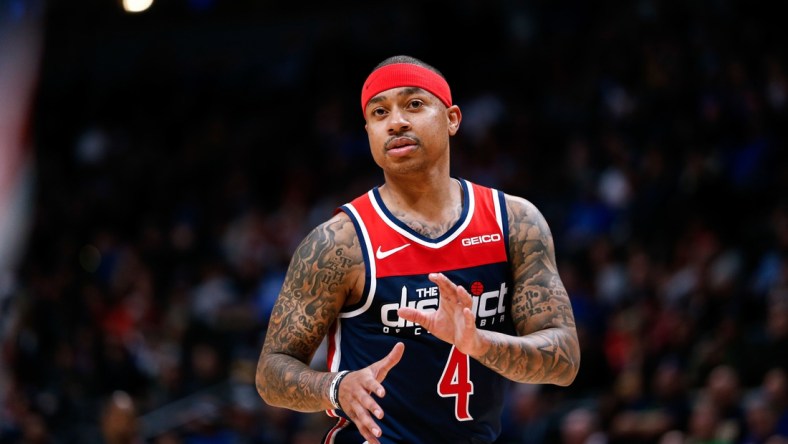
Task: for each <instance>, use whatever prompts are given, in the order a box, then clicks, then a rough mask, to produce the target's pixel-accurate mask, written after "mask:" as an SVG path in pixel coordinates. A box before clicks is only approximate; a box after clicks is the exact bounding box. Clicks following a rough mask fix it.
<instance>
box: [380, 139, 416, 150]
mask: <svg viewBox="0 0 788 444" xmlns="http://www.w3.org/2000/svg"><path fill="white" fill-rule="evenodd" d="M412 145H416V140H414V139H411V138H410V137H397V138H396V139H391V140H389V142H388V143H387V144H386V149H387V150H394V149H397V148H402V147H406V146H412Z"/></svg>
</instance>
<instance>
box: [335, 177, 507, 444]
mask: <svg viewBox="0 0 788 444" xmlns="http://www.w3.org/2000/svg"><path fill="white" fill-rule="evenodd" d="M458 180H459V182H460V184H461V186H462V190H463V207H462V214H461V216H460V218H459V220H458V221H457V222H456V223H455V224H454V226H453V227H452V228H451V229H449V230H448V231H447V232H446V233H445V234H444V235H442V236H440V237H439V238H437V239H430V238H427V237H424V236H422V235H420V234H419V233H418V232H416V231H414V230H412V229H411V228H409V227H408V226H407V225H405V224H404V223H403V222H402V221H400V220H398V219H397V218H396V217H394V215H393V214H392V213H391V212H390V211H389V210H388V209H387V208H386V206H385V204H384V203H383V200H382V199H381V196H380V192H379V190H378V188H377V187H376V188H373V189H371V190H370V191H368V192H367V193H366V194H364V195H362V196H359V197H358V198H356V199H354V200H353V201H352V202H350V203H347V204H345V205H343V206H341V207H340V208H338V209H337V210H336V211H337V212H339V211H344V212H345V213H347V215H348V216H349V217H350V219H351V220H352V221H353V224H354V225H355V230H356V233H357V235H358V238H359V242H360V244H361V250H362V252H363V255H364V263H365V267H366V281H365V284H364V293H363V297H362V298H361V300H360V302H359V303H358V304H356V305H353V306H347V307H344V308H343V310H342V312H341V313H340V315H339V317H338V318H337V321H336V322H335V323H334V324H333V325H332V327H331V329H330V331H329V335H328V358H327V359H328V368H329V369H330V370H331V371H340V370H358V369H360V368H364V367H366V366H368V365H370V364H372V363H373V362H375V361H378V360H380V359H382V358H383V357H384V356H385V355H386V354H387V353H389V351H391V349H392V347H394V344H396V343H397V342H403V343H404V344H405V352H404V354H403V356H402V359H401V360H400V362H399V363H398V364H397V365H396V366H394V368H392V369H391V371H390V372H389V373H388V376H387V377H386V379H385V380H384V381H383V386H384V387H385V389H386V395H385V396H384V397H383V398H376V399H377V401H378V403H379V405H380V406H381V408H383V412H384V417H383V419H381V420H376V421H377V423H378V424H379V426H380V427H381V429H382V431H383V436H382V437H381V438H380V441H381V442H382V443H408V444H417V443H425V444H435V443H444V442H445V443H449V442H450V443H491V442H493V441H494V440H495V439H496V438H497V437H498V435H499V434H500V430H501V415H502V409H503V405H504V398H505V395H506V391H507V389H508V387H509V386H510V381H509V380H508V379H506V378H504V377H503V376H501V375H499V374H497V373H495V372H494V371H492V370H490V369H488V368H487V367H485V366H484V365H482V364H480V363H479V362H477V361H476V360H475V359H471V358H469V357H468V356H467V355H465V354H463V353H460V352H459V351H458V350H456V349H455V348H454V347H453V346H452V345H451V344H448V343H446V342H444V341H441V340H440V339H437V338H436V337H434V336H433V335H432V334H430V332H429V331H427V330H426V329H425V328H423V327H422V326H421V325H418V324H414V323H412V322H409V321H406V320H405V319H401V318H400V317H399V316H398V315H397V309H398V308H399V307H403V306H408V307H414V308H416V309H419V310H425V311H434V310H436V309H437V307H438V287H437V286H436V285H435V284H434V283H433V282H431V281H430V280H429V279H428V278H427V276H428V274H429V273H431V272H442V273H444V274H445V275H446V276H447V277H448V278H449V279H450V280H451V281H452V282H454V283H455V284H458V285H461V286H463V287H464V288H465V289H466V290H467V291H468V292H469V293H470V294H471V296H472V297H473V312H474V314H475V315H476V325H477V327H478V328H480V329H485V330H494V331H498V332H503V333H506V334H514V328H513V325H512V319H511V318H512V314H511V311H510V305H511V294H512V272H511V268H510V264H509V257H508V234H509V227H508V223H507V217H506V206H505V203H504V196H503V193H502V192H500V191H498V190H494V189H491V188H487V187H483V186H480V185H478V184H474V183H471V182H469V181H466V180H462V179H458ZM373 396H374V395H373ZM327 414H328V415H329V416H331V417H336V418H337V423H336V424H335V426H334V427H332V428H331V429H330V430H329V431H328V432H327V433H326V435H325V436H324V441H323V442H324V443H333V444H345V443H354V444H359V443H363V442H364V439H363V437H362V436H361V434H359V433H358V431H357V429H356V428H355V426H354V425H353V424H352V422H351V421H350V420H349V419H348V418H347V416H346V414H345V413H344V412H343V411H341V410H329V411H327Z"/></svg>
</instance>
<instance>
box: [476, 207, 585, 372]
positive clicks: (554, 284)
mask: <svg viewBox="0 0 788 444" xmlns="http://www.w3.org/2000/svg"><path fill="white" fill-rule="evenodd" d="M506 208H507V212H508V214H509V255H510V257H511V261H512V272H513V273H514V294H513V296H512V316H513V320H514V325H515V328H516V329H517V332H518V334H519V335H520V338H517V339H516V340H511V341H510V340H507V338H505V337H501V336H496V337H493V338H490V339H492V340H491V341H490V344H489V345H490V347H489V348H488V349H487V350H486V351H485V352H484V353H483V354H482V355H480V356H476V359H478V360H479V361H481V362H482V363H483V364H485V365H487V366H489V367H491V368H493V369H495V370H496V371H498V372H499V373H501V374H503V375H505V376H507V377H508V378H510V379H513V380H516V381H521V382H532V383H553V384H557V385H564V386H565V385H569V384H571V383H572V381H573V380H574V379H575V376H576V375H577V371H578V368H579V365H580V345H579V342H578V339H577V331H576V330H575V318H574V314H573V311H572V304H571V302H570V300H569V295H568V294H567V292H566V289H565V288H564V284H563V283H562V282H561V277H560V276H559V274H558V268H557V265H556V260H555V248H554V245H553V235H552V234H551V232H550V228H549V227H548V225H547V222H546V221H545V219H544V216H542V214H541V213H540V212H539V210H538V209H537V208H536V207H535V206H534V205H533V204H532V203H531V202H528V201H527V200H525V199H522V198H519V197H513V196H509V195H507V196H506Z"/></svg>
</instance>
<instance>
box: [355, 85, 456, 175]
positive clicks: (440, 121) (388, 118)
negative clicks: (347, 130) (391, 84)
mask: <svg viewBox="0 0 788 444" xmlns="http://www.w3.org/2000/svg"><path fill="white" fill-rule="evenodd" d="M365 118H366V121H367V123H366V125H365V128H366V130H367V136H368V137H369V146H370V149H371V151H372V157H373V158H374V159H375V162H376V163H377V164H378V165H379V166H380V167H381V168H383V169H384V171H387V172H390V173H407V172H411V171H423V170H426V169H427V168H429V167H430V166H432V165H433V164H435V162H437V161H438V160H439V159H446V160H447V161H448V150H449V137H450V136H453V135H454V134H456V132H457V128H458V127H459V123H460V112H459V108H458V107H456V106H452V107H449V108H448V109H447V108H446V106H445V105H444V104H443V103H442V102H441V101H440V100H439V99H438V98H437V97H435V96H433V95H432V94H431V93H429V92H427V91H425V90H423V89H421V88H414V87H399V88H392V89H389V90H386V91H383V92H381V93H380V94H378V95H376V96H374V97H373V98H372V99H371V100H370V101H369V103H368V104H367V106H366V109H365Z"/></svg>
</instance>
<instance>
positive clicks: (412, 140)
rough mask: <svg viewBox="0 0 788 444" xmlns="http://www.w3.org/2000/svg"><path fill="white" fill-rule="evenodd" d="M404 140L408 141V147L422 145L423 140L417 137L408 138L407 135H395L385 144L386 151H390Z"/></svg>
mask: <svg viewBox="0 0 788 444" xmlns="http://www.w3.org/2000/svg"><path fill="white" fill-rule="evenodd" d="M402 139H407V141H408V143H407V145H419V144H421V139H419V138H418V137H416V136H408V135H405V134H395V135H393V136H391V137H389V138H388V139H387V140H386V142H385V143H384V144H383V148H384V149H388V148H389V147H390V146H391V145H392V144H393V143H395V142H397V141H400V140H402Z"/></svg>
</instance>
